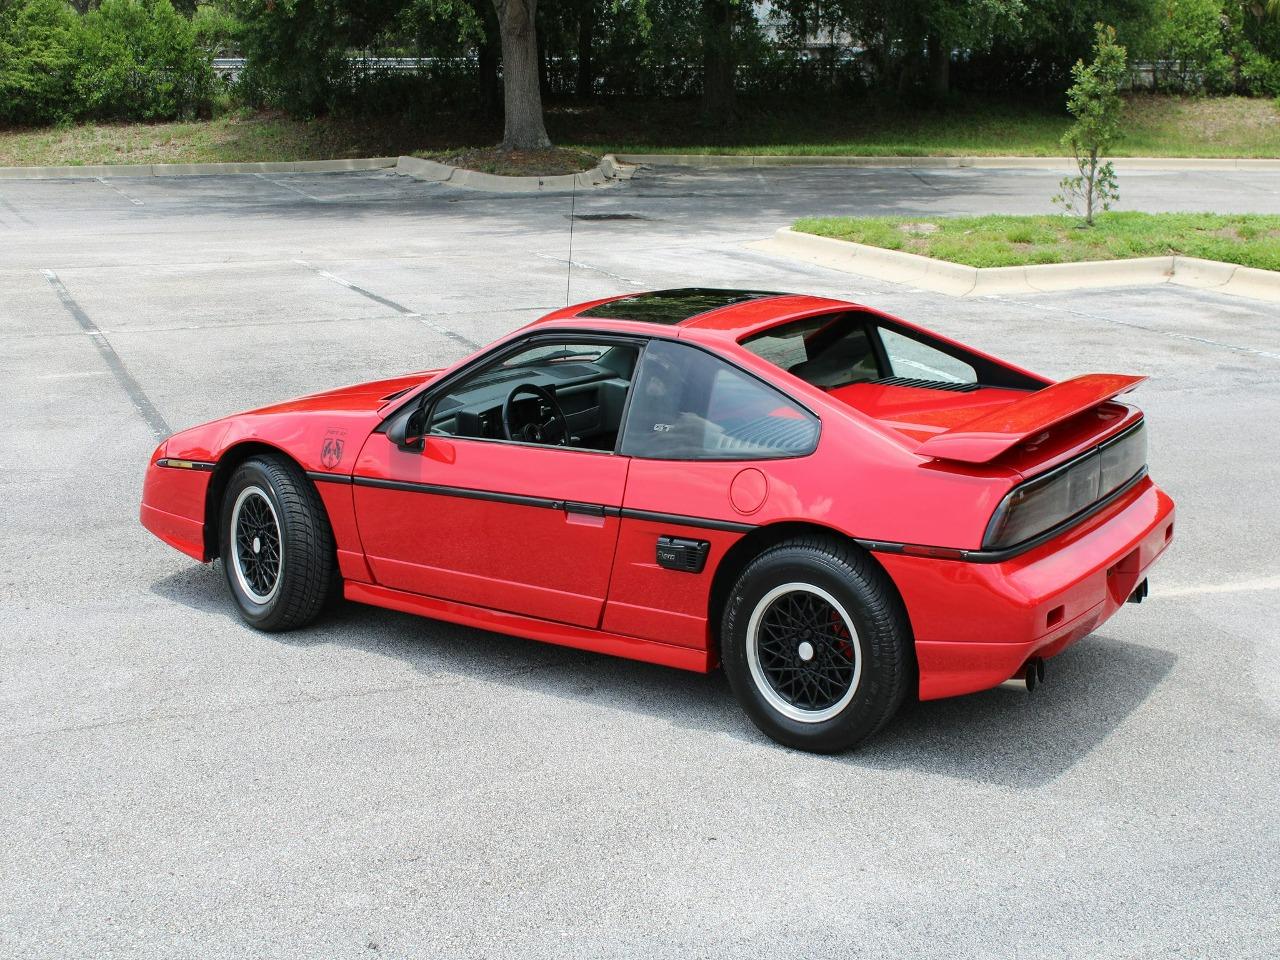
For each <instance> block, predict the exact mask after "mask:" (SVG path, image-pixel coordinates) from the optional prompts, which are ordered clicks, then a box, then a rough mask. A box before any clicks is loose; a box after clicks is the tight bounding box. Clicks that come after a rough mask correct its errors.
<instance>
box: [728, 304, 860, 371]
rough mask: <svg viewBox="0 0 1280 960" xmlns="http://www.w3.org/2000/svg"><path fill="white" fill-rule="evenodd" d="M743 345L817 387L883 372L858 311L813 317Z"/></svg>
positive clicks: (759, 335) (765, 333) (747, 340)
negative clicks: (856, 312) (855, 312)
mask: <svg viewBox="0 0 1280 960" xmlns="http://www.w3.org/2000/svg"><path fill="white" fill-rule="evenodd" d="M742 345H743V346H744V347H746V348H747V349H748V350H750V351H751V352H752V353H754V354H756V355H757V356H759V357H761V358H763V359H765V360H768V361H769V362H770V363H772V364H775V365H777V366H779V367H781V368H782V369H783V370H786V371H787V373H790V374H793V375H794V376H797V377H799V378H800V379H801V380H803V381H805V382H806V383H811V384H813V385H814V386H815V387H822V388H824V389H831V388H833V387H843V386H846V385H847V384H850V383H859V382H861V381H865V380H875V379H877V378H878V377H880V376H881V375H882V373H881V370H880V364H879V361H878V360H877V358H876V352H875V347H874V346H873V344H872V334H871V331H870V330H869V328H868V324H867V322H866V320H865V319H864V318H863V317H862V316H860V315H856V314H847V313H845V314H837V315H836V316H831V315H829V314H828V315H826V316H821V317H811V318H810V319H808V320H799V321H797V322H795V323H789V324H787V325H785V326H782V327H775V328H773V329H772V330H766V331H765V332H764V333H761V334H757V335H756V336H754V337H749V338H748V339H746V340H744V341H743V342H742Z"/></svg>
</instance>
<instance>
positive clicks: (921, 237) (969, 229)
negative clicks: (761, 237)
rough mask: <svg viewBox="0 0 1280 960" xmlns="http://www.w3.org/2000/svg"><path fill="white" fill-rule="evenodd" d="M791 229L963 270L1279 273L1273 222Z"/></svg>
mask: <svg viewBox="0 0 1280 960" xmlns="http://www.w3.org/2000/svg"><path fill="white" fill-rule="evenodd" d="M793 229H795V230H798V231H801V232H803V233H814V234H817V235H819V236H823V237H834V238H836V239H837V240H852V241H854V242H855V243H865V244H869V245H870V246H875V247H884V248H886V249H889V250H903V251H906V252H907V253H918V254H920V255H922V256H926V257H935V258H937V259H939V260H950V261H951V262H953V263H963V264H966V265H968V266H971V267H1016V266H1026V265H1028V264H1037V263H1074V262H1078V261H1082V260H1128V259H1131V258H1133V257H1161V256H1169V255H1171V254H1178V255H1181V256H1187V257H1202V258H1204V259H1206V260H1222V261H1224V262H1226V263H1238V264H1242V265H1244V266H1247V267H1261V268H1262V269H1264V270H1280V216H1275V215H1270V216H1261V215H1254V214H1248V215H1236V214H1232V215H1220V214H1210V213H1104V214H1102V215H1101V216H1099V217H1098V218H1097V219H1096V221H1095V225H1094V226H1092V227H1085V226H1084V225H1083V224H1082V222H1081V221H1079V220H1077V219H1075V218H1074V217H1067V216H1062V215H1051V216H1030V217H1001V216H989V217H939V218H932V219H929V220H922V219H921V218H919V217H917V218H914V219H913V218H907V217H866V218H858V217H826V218H810V219H805V220H797V221H796V223H795V224H794V225H793Z"/></svg>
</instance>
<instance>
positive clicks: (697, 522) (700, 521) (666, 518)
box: [622, 507, 756, 533]
mask: <svg viewBox="0 0 1280 960" xmlns="http://www.w3.org/2000/svg"><path fill="white" fill-rule="evenodd" d="M622 516H623V518H624V519H626V520H648V521H650V522H652V523H675V524H680V525H681V526H685V527H701V528H702V529H704V530H727V531H729V532H730V533H749V532H750V531H752V530H754V529H755V528H756V525H755V524H754V523H735V522H734V521H732V520H712V519H710V518H708V517H686V516H684V515H682V514H679V513H658V512H656V511H653V510H632V509H630V508H628V507H623V508H622Z"/></svg>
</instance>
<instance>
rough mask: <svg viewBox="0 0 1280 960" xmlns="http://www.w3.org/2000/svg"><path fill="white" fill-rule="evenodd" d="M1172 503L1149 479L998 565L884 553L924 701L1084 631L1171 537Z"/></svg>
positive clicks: (1056, 647) (980, 686)
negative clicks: (910, 634)
mask: <svg viewBox="0 0 1280 960" xmlns="http://www.w3.org/2000/svg"><path fill="white" fill-rule="evenodd" d="M1173 520H1174V506H1173V501H1172V500H1171V499H1170V498H1169V497H1168V495H1167V494H1165V492H1164V491H1163V490H1161V489H1160V488H1159V487H1157V486H1156V485H1155V484H1154V483H1152V482H1151V480H1150V479H1143V481H1142V482H1141V483H1139V484H1138V485H1137V486H1136V487H1134V489H1133V490H1132V491H1130V492H1129V493H1127V494H1126V495H1125V496H1123V497H1121V498H1120V500H1118V501H1117V502H1116V503H1114V504H1112V505H1111V506H1109V507H1108V508H1107V509H1106V510H1103V511H1102V512H1101V513H1099V514H1097V515H1096V516H1094V517H1090V518H1089V519H1088V520H1087V521H1085V522H1084V523H1082V524H1080V525H1079V526H1078V527H1076V528H1074V529H1072V530H1069V531H1067V532H1066V533H1064V534H1062V535H1061V536H1060V537H1056V538H1055V539H1053V540H1051V541H1049V542H1048V543H1045V544H1043V545H1041V546H1039V547H1037V548H1035V549H1034V550H1031V551H1028V552H1027V553H1025V554H1021V555H1019V556H1017V557H1014V558H1012V559H1010V560H1006V561H1004V562H1002V563H989V564H982V563H966V562H960V561H954V560H939V559H932V558H926V557H911V556H903V555H892V554H880V555H879V557H880V560H881V562H882V563H883V564H884V567H885V569H886V570H887V571H888V573H889V575H890V576H891V577H892V578H893V580H894V582H895V583H896V584H897V586H898V589H899V591H900V592H901V593H902V597H903V600H904V602H905V603H906V606H907V612H908V615H909V616H910V619H911V626H912V630H913V631H914V634H915V638H916V658H917V661H918V663H919V668H920V699H922V700H934V699H938V698H940V697H951V696H956V695H957V694H963V693H973V692H975V691H978V690H986V689H989V688H990V687H994V686H997V685H999V684H1000V683H1002V682H1004V681H1005V680H1008V679H1009V678H1010V677H1013V676H1014V675H1016V674H1017V673H1018V672H1019V671H1020V670H1021V668H1022V666H1023V664H1025V663H1026V662H1027V660H1028V659H1029V658H1031V657H1033V656H1035V657H1051V656H1054V655H1055V654H1057V653H1060V652H1061V651H1062V650H1064V649H1066V647H1068V646H1070V645H1071V644H1072V643H1074V642H1075V641H1077V640H1079V639H1080V638H1081V637H1084V636H1086V635H1088V634H1089V633H1091V632H1093V631H1094V630H1095V629H1097V628H1098V626H1100V625H1101V624H1102V623H1104V622H1105V621H1106V620H1107V619H1108V618H1110V617H1111V615H1112V614H1114V613H1115V612H1116V610H1118V609H1119V608H1120V606H1121V604H1123V603H1124V602H1125V600H1126V599H1127V598H1128V597H1129V595H1130V594H1131V593H1133V591H1134V589H1135V588H1136V587H1137V585H1138V584H1139V583H1141V582H1142V580H1143V578H1144V577H1146V575H1147V571H1148V570H1149V569H1150V568H1151V566H1152V564H1153V563H1154V562H1155V560H1156V558H1157V557H1159V556H1160V554H1161V553H1163V552H1164V550H1165V549H1166V548H1167V547H1168V545H1169V543H1170V542H1171V540H1172V538H1173Z"/></svg>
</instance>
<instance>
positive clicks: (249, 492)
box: [221, 456, 336, 631]
mask: <svg viewBox="0 0 1280 960" xmlns="http://www.w3.org/2000/svg"><path fill="white" fill-rule="evenodd" d="M222 504H223V507H222V530H221V536H222V549H221V556H222V566H223V571H224V573H225V574H226V578H227V586H228V587H229V588H230V590H231V595H232V597H234V598H235V601H236V606H237V607H238V608H239V610H240V615H241V616H242V617H243V618H244V620H245V622H246V623H248V624H250V625H251V626H254V627H257V628H258V629H259V630H272V631H274V630H292V629H294V628H295V627H301V626H304V625H306V624H307V623H310V622H311V621H312V620H314V619H315V618H316V616H317V615H318V614H319V613H320V611H321V609H323V607H324V605H325V603H326V601H327V600H328V599H329V597H330V595H331V593H332V592H333V587H334V584H335V582H336V562H335V558H334V548H333V532H332V531H331V530H330V528H329V519H328V517H327V516H326V514H325V511H324V505H323V504H322V503H321V502H320V496H319V494H318V493H316V490H315V488H314V487H313V486H312V485H311V481H310V480H308V479H307V478H306V476H305V475H304V474H303V473H302V471H301V470H299V469H298V467H297V466H296V465H295V464H293V463H292V462H290V461H288V460H285V459H284V458H283V457H271V456H264V457H253V458H252V459H249V460H246V461H245V462H244V463H242V464H241V465H240V466H239V467H237V468H236V472H235V473H234V474H232V476H231V480H230V482H228V484H227V488H226V491H225V493H224V495H223V501H222Z"/></svg>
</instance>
